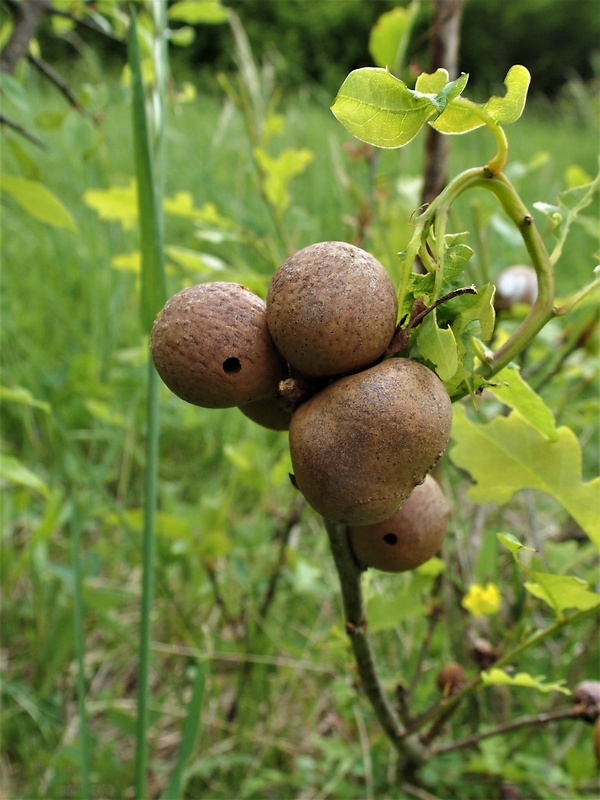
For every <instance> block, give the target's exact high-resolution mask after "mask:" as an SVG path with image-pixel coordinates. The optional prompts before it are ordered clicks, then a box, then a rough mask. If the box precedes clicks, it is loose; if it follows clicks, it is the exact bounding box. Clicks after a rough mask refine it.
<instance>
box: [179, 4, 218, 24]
mask: <svg viewBox="0 0 600 800" xmlns="http://www.w3.org/2000/svg"><path fill="white" fill-rule="evenodd" d="M167 16H168V17H169V19H172V20H177V22H187V24H188V25H218V24H220V23H223V22H228V20H229V10H228V9H227V8H225V7H224V6H222V5H221V3H220V0H179V2H177V3H174V4H173V5H172V6H171V7H170V8H169V11H168V12H167Z"/></svg>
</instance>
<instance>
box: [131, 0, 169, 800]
mask: <svg viewBox="0 0 600 800" xmlns="http://www.w3.org/2000/svg"><path fill="white" fill-rule="evenodd" d="M154 5H155V11H156V14H155V22H157V25H156V29H155V36H156V38H160V37H161V36H162V33H163V32H162V31H161V30H160V21H161V20H164V18H165V15H164V8H163V12H162V13H159V12H160V7H161V6H164V0H156V3H155V4H154ZM157 9H158V10H157ZM128 52H129V66H130V69H131V78H132V80H131V83H132V129H133V141H134V150H135V168H136V179H137V187H138V224H139V235H140V251H141V261H142V274H141V296H140V317H141V323H142V328H143V330H144V332H146V333H148V332H149V331H150V330H151V328H152V323H153V321H154V318H155V316H156V314H157V313H158V311H159V310H160V308H161V307H162V306H163V304H164V302H165V299H166V279H165V269H164V250H163V218H162V181H157V179H156V176H155V169H154V167H155V163H156V162H157V161H158V162H159V163H158V165H157V172H158V175H159V176H164V174H165V165H164V163H160V162H161V159H162V160H164V148H162V147H157V148H156V149H155V150H154V149H153V147H152V145H151V141H150V130H149V125H148V119H147V117H146V104H145V95H144V85H143V80H142V69H141V58H140V51H139V46H138V39H137V24H136V16H135V12H134V10H133V9H132V10H131V22H130V30H129V51H128ZM157 52H158V54H159V55H158V57H159V58H161V57H162V58H163V59H165V58H166V50H165V49H164V48H160V49H159V50H158V51H157ZM165 70H166V64H161V65H160V68H159V69H158V70H157V73H159V74H164V72H165ZM162 85H163V84H162V83H161V84H160V85H158V86H157V87H155V95H156V97H155V107H157V108H158V112H157V115H158V117H159V124H161V125H162V118H163V114H164V92H162V91H161V86H162ZM158 390H159V379H158V375H157V373H156V370H155V369H154V365H153V363H152V361H151V360H149V362H148V396H147V409H146V468H145V474H144V504H143V512H144V530H143V543H142V548H143V550H142V587H141V588H142V598H141V610H140V642H139V665H138V716H137V732H136V763H135V792H136V795H135V796H136V797H137V798H138V800H145V798H146V797H147V772H148V769H147V765H148V743H147V739H148V726H149V700H150V689H149V682H150V639H151V613H152V601H153V591H154V585H153V577H154V547H155V543H154V539H155V516H156V496H157V478H158V441H159V414H158Z"/></svg>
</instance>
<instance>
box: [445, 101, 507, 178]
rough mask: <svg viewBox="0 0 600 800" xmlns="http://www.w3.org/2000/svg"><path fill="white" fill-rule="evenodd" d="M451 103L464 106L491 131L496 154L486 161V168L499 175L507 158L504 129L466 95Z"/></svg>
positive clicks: (460, 106)
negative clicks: (494, 141)
mask: <svg viewBox="0 0 600 800" xmlns="http://www.w3.org/2000/svg"><path fill="white" fill-rule="evenodd" d="M452 105H453V106H454V107H459V108H464V109H465V110H466V111H468V112H469V113H471V114H474V115H475V116H477V117H479V119H480V120H481V121H482V122H483V124H484V125H486V126H487V128H488V130H489V131H491V133H492V135H493V137H494V139H495V140H496V147H497V148H498V150H497V152H496V155H495V156H494V157H493V158H490V160H489V161H488V162H487V164H486V169H487V170H488V171H489V173H490V174H491V175H499V174H500V172H502V170H503V169H504V167H505V165H506V162H507V160H508V140H507V138H506V134H505V133H504V129H503V128H502V127H501V126H500V125H498V123H497V122H496V120H495V119H493V118H492V117H491V116H490V115H489V114H488V113H487V111H486V110H485V109H484V108H483V106H480V105H478V104H477V103H474V102H473V101H472V100H468V99H467V98H466V97H457V98H455V99H454V100H453V101H452Z"/></svg>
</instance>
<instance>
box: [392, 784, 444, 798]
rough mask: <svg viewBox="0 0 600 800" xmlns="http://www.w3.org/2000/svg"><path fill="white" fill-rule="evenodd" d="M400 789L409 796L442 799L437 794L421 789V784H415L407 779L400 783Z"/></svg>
mask: <svg viewBox="0 0 600 800" xmlns="http://www.w3.org/2000/svg"><path fill="white" fill-rule="evenodd" d="M400 789H401V790H402V791H403V792H404V793H405V794H407V795H408V796H409V797H416V798H417V800H440V798H439V797H437V796H436V795H434V794H431V793H430V792H427V791H425V789H421V788H420V787H419V786H413V785H412V783H407V782H406V781H404V782H403V783H401V784H400Z"/></svg>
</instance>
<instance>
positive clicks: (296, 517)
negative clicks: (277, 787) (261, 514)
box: [225, 495, 305, 723]
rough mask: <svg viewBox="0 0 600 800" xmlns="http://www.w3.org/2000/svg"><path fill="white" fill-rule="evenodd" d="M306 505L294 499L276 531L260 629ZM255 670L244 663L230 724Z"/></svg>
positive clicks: (229, 716)
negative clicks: (275, 547)
mask: <svg viewBox="0 0 600 800" xmlns="http://www.w3.org/2000/svg"><path fill="white" fill-rule="evenodd" d="M304 505H305V502H304V498H303V497H302V495H298V496H297V497H296V498H295V499H294V502H293V504H292V506H291V508H290V510H289V512H288V514H287V515H286V516H285V517H284V518H283V521H282V523H281V525H280V527H279V529H278V530H277V531H276V533H275V536H274V537H273V539H274V541H279V551H278V554H277V560H276V562H275V566H274V567H273V569H272V571H271V575H270V577H269V582H268V583H267V588H266V589H265V593H264V595H263V599H262V602H261V603H260V605H259V607H258V615H257V622H258V625H259V626H260V627H262V625H264V623H265V620H266V619H267V616H268V614H269V611H270V609H271V606H272V605H273V601H274V599H275V596H276V591H277V587H278V585H279V581H280V580H281V576H282V574H283V570H284V567H285V565H286V563H287V548H288V545H289V542H290V539H291V536H292V533H293V531H294V529H295V527H296V525H297V524H298V522H299V521H300V515H301V514H302V509H303V508H304ZM246 643H247V645H248V644H249V635H248V631H247V630H246ZM253 669H254V662H252V661H249V660H247V661H244V664H243V667H242V670H241V674H240V681H239V685H238V691H237V693H236V696H235V697H234V698H233V700H232V702H231V705H230V706H229V710H228V711H227V714H226V715H225V717H226V719H227V722H229V723H232V722H233V721H234V720H235V719H236V717H237V715H238V711H239V706H240V701H241V698H242V694H243V692H244V691H245V689H246V687H247V686H248V685H249V682H250V676H251V674H252V670H253Z"/></svg>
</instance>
